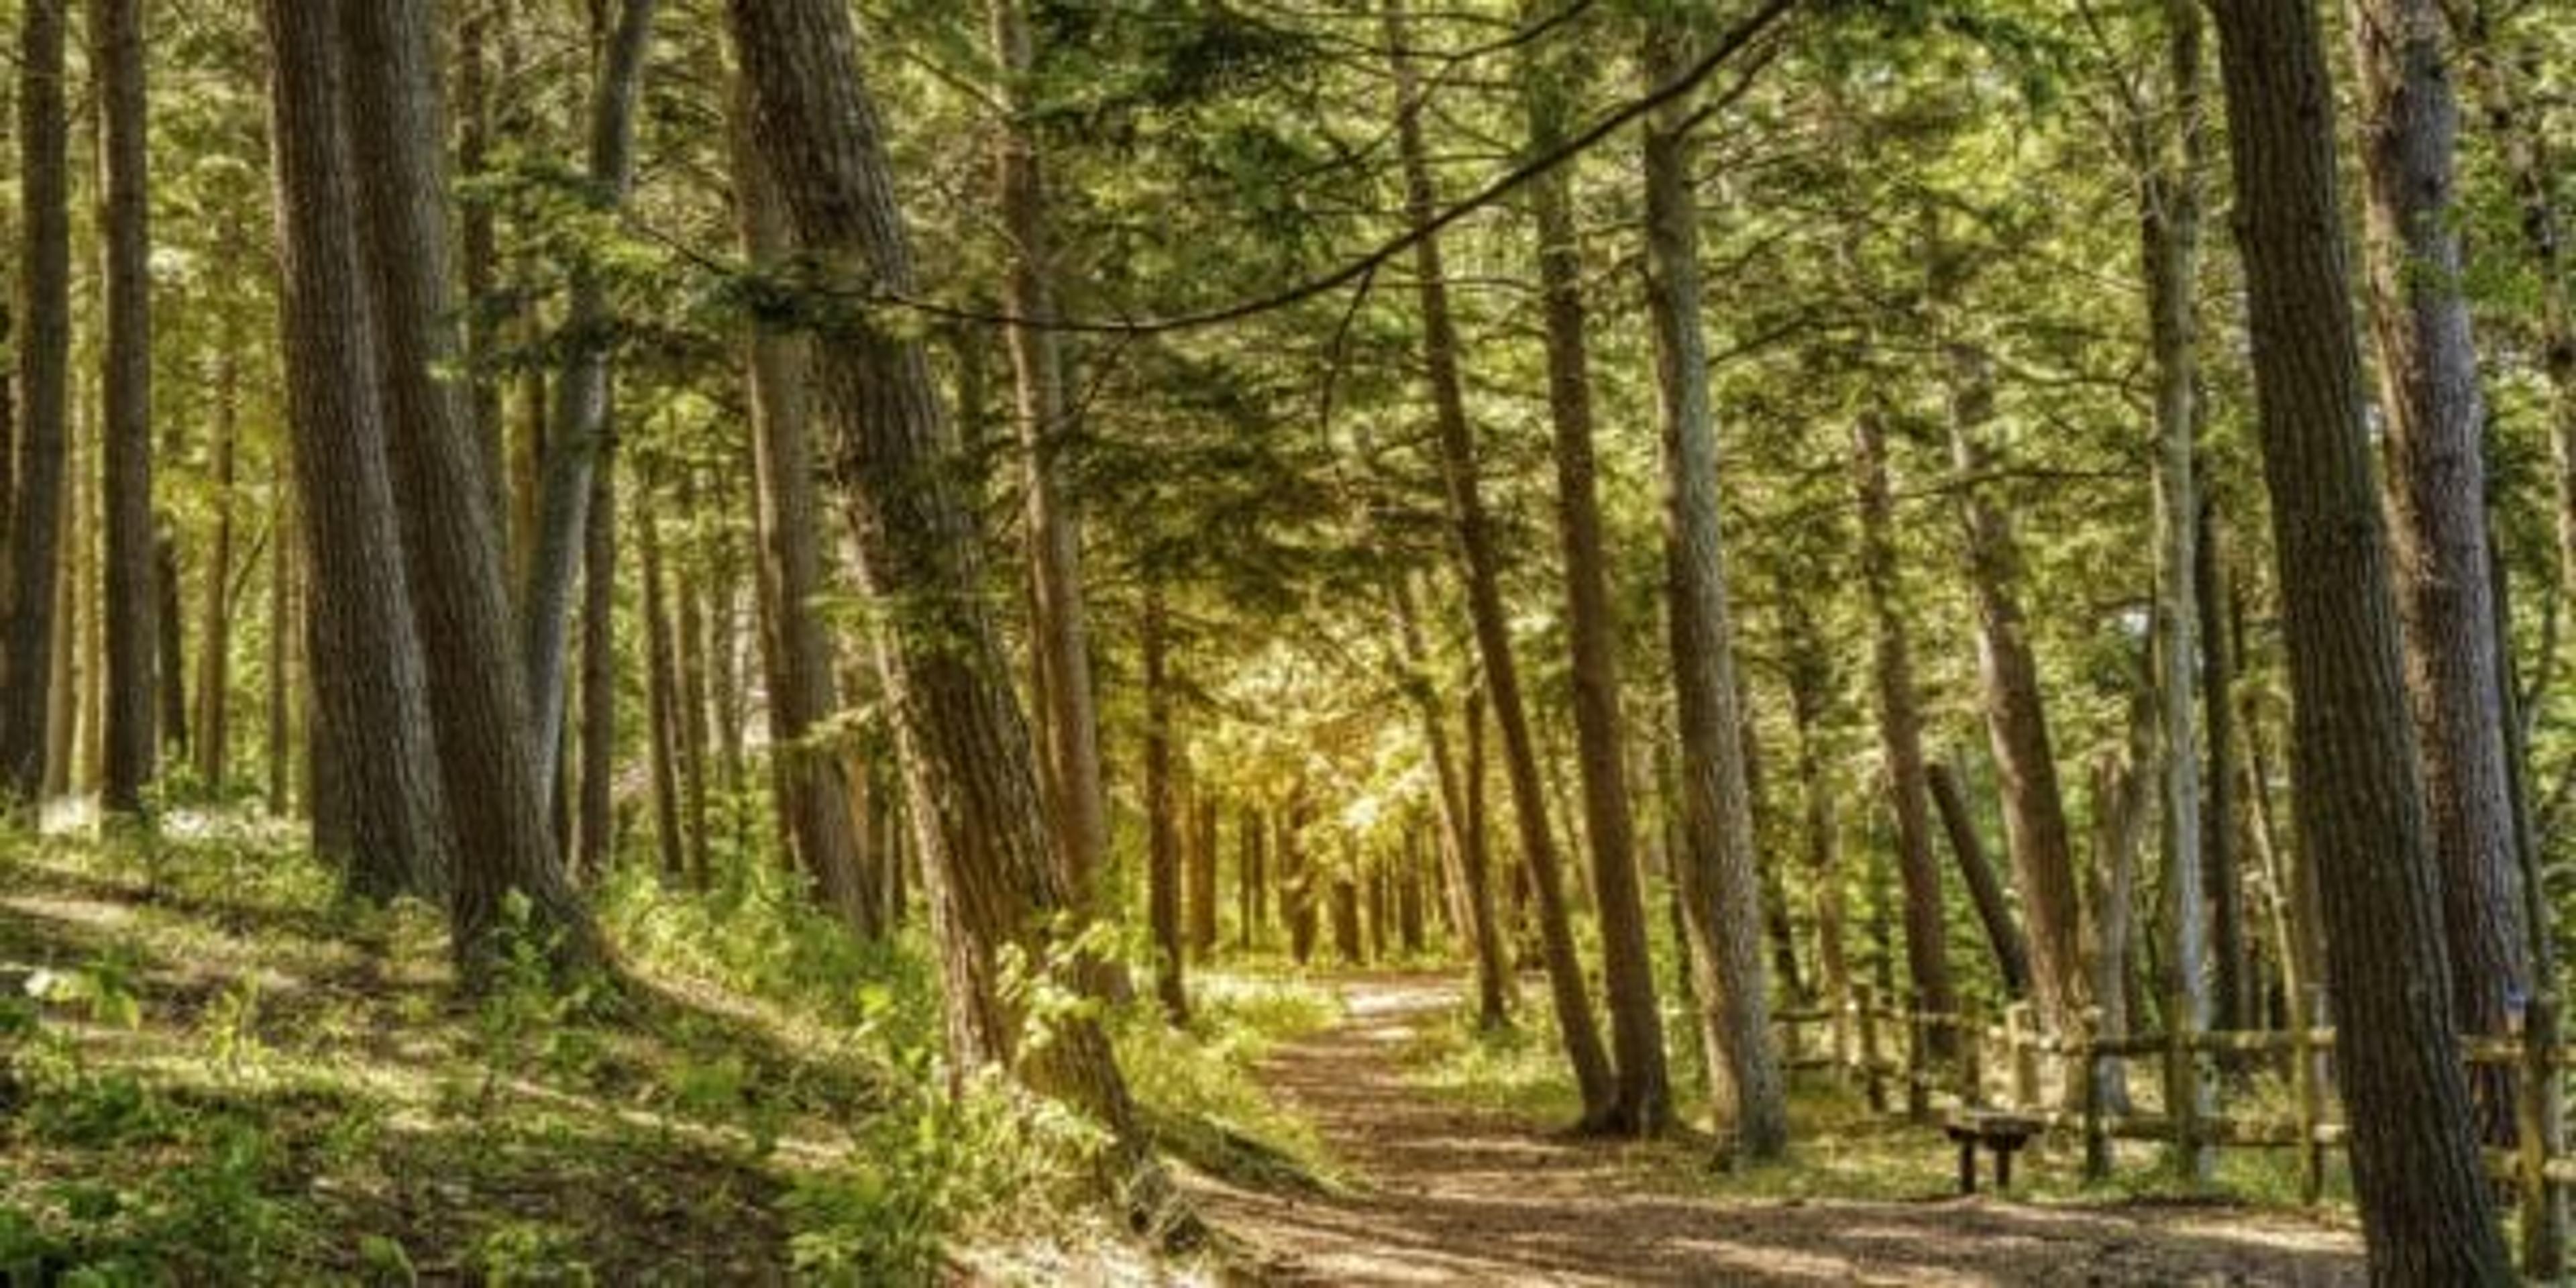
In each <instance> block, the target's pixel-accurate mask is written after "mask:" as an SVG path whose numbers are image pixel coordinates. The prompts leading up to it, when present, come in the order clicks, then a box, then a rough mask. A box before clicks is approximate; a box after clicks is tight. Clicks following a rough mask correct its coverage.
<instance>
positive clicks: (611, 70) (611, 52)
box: [518, 0, 657, 798]
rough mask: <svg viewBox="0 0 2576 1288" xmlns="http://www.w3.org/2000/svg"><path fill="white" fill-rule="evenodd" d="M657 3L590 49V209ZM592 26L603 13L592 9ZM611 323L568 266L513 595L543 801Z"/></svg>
mask: <svg viewBox="0 0 2576 1288" xmlns="http://www.w3.org/2000/svg"><path fill="white" fill-rule="evenodd" d="M656 2H657V0H619V4H618V6H617V23H616V26H615V28H614V29H613V30H612V31H610V32H606V33H596V34H602V35H605V36H606V43H605V44H604V45H603V46H602V47H601V48H600V51H599V74H598V76H597V78H596V79H595V81H594V82H593V84H592V87H591V101H590V155H589V173H588V174H587V175H586V176H585V178H586V179H587V180H588V184H587V189H586V191H585V193H584V197H585V199H586V200H587V201H588V203H589V204H590V205H591V207H592V208H593V209H595V210H597V211H602V212H614V211H616V210H617V209H618V208H619V207H621V206H623V205H624V204H625V203H626V194H627V191H628V189H630V188H632V187H633V186H634V181H635V111H636V103H637V102H638V100H640V99H641V98H642V97H643V91H644V68H645V64H646V63H647V62H648V61H649V55H650V54H651V52H652V47H653V15H654V10H655V7H656ZM591 11H592V13H593V15H594V19H593V20H594V22H595V21H597V19H598V18H599V17H602V16H605V14H606V12H607V11H606V10H605V8H603V7H602V6H600V5H593V6H591ZM616 329H617V319H616V315H615V312H614V310H613V308H612V306H611V305H610V302H609V299H608V287H607V284H606V283H605V282H603V281H601V280H600V274H599V270H598V268H597V267H596V266H595V265H592V264H590V263H588V262H586V261H582V262H576V263H575V264H574V265H573V267H572V286H571V304H570V305H569V307H568V308H567V310H566V313H565V317H564V326H563V332H562V334H561V336H560V337H559V341H558V343H559V345H560V347H561V348H562V350H563V354H564V369H563V374H562V375H561V376H560V377H558V378H557V379H556V381H555V409H554V418H553V423H552V425H551V426H550V428H551V430H552V432H551V433H549V434H548V435H547V442H546V453H545V477H544V481H543V482H542V483H541V484H540V485H539V495H540V498H541V499H540V501H539V503H538V517H537V532H536V546H535V549H534V551H533V552H532V553H531V554H530V556H529V559H528V566H527V570H526V576H527V579H526V582H525V584H524V585H523V586H522V587H521V590H520V594H519V601H518V602H519V607H520V618H519V632H520V641H519V642H520V656H521V665H523V666H525V667H526V668H527V670H528V680H527V701H528V708H529V711H530V713H531V714H532V715H533V717H534V720H535V723H534V724H533V726H532V728H533V729H534V738H533V743H532V745H533V746H535V747H536V748H537V751H538V754H537V791H538V795H539V796H540V797H548V798H551V796H552V794H553V790H554V775H555V761H556V757H555V756H554V754H553V752H552V751H551V749H552V748H554V747H555V746H557V745H558V744H559V743H560V742H561V739H562V731H563V723H564V710H565V696H564V695H565V682H564V677H565V672H566V667H565V665H564V659H565V655H566V653H567V651H568V650H569V648H570V641H571V635H572V622H571V617H572V596H573V584H574V582H575V580H576V579H577V576H578V574H579V573H580V571H581V554H582V545H583V536H584V534H585V533H586V532H587V531H588V530H589V516H588V514H587V511H588V510H589V508H590V497H591V493H592V492H593V491H594V490H595V489H593V488H592V486H591V482H590V476H591V472H592V471H593V470H594V469H596V468H597V467H598V461H599V458H600V454H601V451H602V447H603V445H604V443H605V442H606V439H607V437H608V434H609V424H608V356H609V350H610V349H611V347H613V345H614V343H615V333H616Z"/></svg>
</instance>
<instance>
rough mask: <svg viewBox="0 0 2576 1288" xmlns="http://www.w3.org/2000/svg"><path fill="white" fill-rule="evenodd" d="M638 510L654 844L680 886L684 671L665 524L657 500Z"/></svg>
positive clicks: (670, 879)
mask: <svg viewBox="0 0 2576 1288" xmlns="http://www.w3.org/2000/svg"><path fill="white" fill-rule="evenodd" d="M644 500H645V504H643V505H641V506H638V507H637V508H636V514H635V522H636V525H637V535H638V539H639V544H640V545H641V555H642V559H643V564H644V570H643V571H644V690H645V699H644V700H645V706H646V711H647V715H648V718H649V725H650V727H649V729H648V731H647V738H648V740H649V746H648V748H647V754H648V755H649V756H650V758H651V759H650V763H649V764H648V765H647V767H646V768H647V770H648V772H650V773H651V775H652V778H653V839H654V845H655V848H656V849H657V850H658V851H659V852H660V854H661V859H662V880H663V881H664V882H666V883H669V884H672V885H677V884H679V883H680V882H681V881H683V880H685V879H687V876H688V871H689V841H688V837H687V836H686V835H685V834H684V833H683V832H682V831H681V830H680V768H679V751H680V733H679V725H680V720H679V712H680V685H679V680H678V671H679V666H678V664H677V662H675V661H674V660H673V658H672V656H671V610H670V603H669V599H670V595H669V591H668V589H667V580H668V579H667V578H666V577H664V575H663V572H662V524H661V521H660V519H658V518H657V517H656V516H655V512H654V508H653V505H652V498H651V497H650V495H649V494H648V495H647V496H646V497H645V498H644Z"/></svg>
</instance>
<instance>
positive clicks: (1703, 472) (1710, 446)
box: [1645, 26, 1789, 1159]
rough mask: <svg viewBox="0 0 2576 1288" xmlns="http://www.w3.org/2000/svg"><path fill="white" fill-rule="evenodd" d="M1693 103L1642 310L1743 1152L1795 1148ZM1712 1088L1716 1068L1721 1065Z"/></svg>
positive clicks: (1679, 711)
mask: <svg viewBox="0 0 2576 1288" xmlns="http://www.w3.org/2000/svg"><path fill="white" fill-rule="evenodd" d="M1690 43H1691V33H1689V32H1688V31H1687V30H1686V29H1682V28H1680V27H1678V26H1673V27H1662V28H1659V29H1657V30H1654V31H1651V32H1650V33H1649V34H1648V37H1647V41H1646V58H1645V70H1646V80H1647V82H1648V83H1649V84H1650V85H1661V84H1665V83H1667V82H1668V81H1670V80H1671V79H1672V78H1673V77H1674V76H1676V75H1677V74H1679V72H1680V70H1681V61H1682V59H1683V57H1684V56H1685V50H1686V49H1687V48H1688V47H1689V45H1690ZM1694 153H1695V149H1694V148H1693V146H1692V143H1691V120H1690V109H1689V107H1688V105H1687V104H1684V103H1679V102H1677V103H1675V104H1673V105H1670V106H1668V107H1665V108H1663V109H1660V110H1658V111H1657V112H1656V113H1655V115H1654V116H1653V117H1651V118H1650V119H1649V120H1648V122H1647V126H1646V148H1645V184H1646V263H1647V270H1646V305H1647V311H1648V313H1649V314H1650V315H1651V316H1652V318H1653V323H1654V331H1655V355H1656V370H1657V375H1658V377H1659V383H1660V384H1661V385H1662V387H1663V410H1664V476H1665V477H1664V493H1665V529H1664V557H1665V564H1666V569H1667V576H1668V577H1669V579H1670V580H1669V583H1668V586H1667V590H1666V594H1667V596H1668V599H1669V603H1668V606H1667V611H1666V617H1667V620H1668V624H1669V626H1670V629H1671V632H1672V665H1673V695H1674V702H1675V706H1676V717H1675V718H1676V721H1677V723H1679V725H1680V726H1681V753H1682V754H1681V766H1680V768H1681V772H1680V775H1679V777H1678V779H1677V780H1676V786H1677V787H1678V789H1679V795H1680V798H1681V821H1682V845H1681V849H1680V851H1679V852H1678V853H1677V854H1676V855H1675V859H1676V863H1675V868H1676V871H1677V874H1678V876H1679V885H1680V887H1681V891H1682V895H1683V899H1684V904H1683V907H1684V909H1685V910H1686V911H1687V912H1688V913H1689V917H1688V919H1687V920H1688V924H1689V930H1690V932H1691V949H1692V953H1691V956H1692V960H1693V961H1694V962H1695V963H1697V969H1696V970H1695V971H1694V973H1693V979H1694V982H1695V984H1696V989H1695V991H1696V992H1697V994H1698V1000H1699V1004H1700V1006H1701V1007H1702V1008H1703V1011H1704V1017H1703V1020H1702V1024H1703V1026H1704V1028H1705V1031H1706V1033H1707V1034H1708V1036H1709V1039H1710V1047H1711V1051H1712V1054H1722V1055H1723V1056H1724V1060H1725V1073H1726V1078H1725V1080H1724V1085H1726V1086H1727V1087H1728V1088H1729V1089H1730V1090H1731V1091H1732V1092H1733V1094H1734V1098H1735V1099H1734V1104H1733V1105H1732V1111H1733V1122H1732V1124H1731V1125H1732V1127H1733V1129H1734V1133H1735V1141H1734V1144H1735V1148H1736V1149H1738V1150H1740V1151H1741V1152H1742V1153H1743V1154H1744V1155H1745V1156H1747V1157H1750V1158H1755V1159H1767V1158H1772V1157H1776V1156H1777V1155H1779V1154H1780V1153H1781V1152H1783V1151H1784V1150H1786V1149H1787V1148H1788V1140H1789V1113H1788V1100H1787V1096H1786V1092H1785V1090H1784V1088H1783V1085H1782V1081H1781V1072H1780V1061H1779V1052H1778V1051H1777V1050H1776V1049H1775V1047H1774V1045H1773V1042H1772V1036H1771V998H1770V985H1769V981H1768V978H1767V973H1766V971H1765V970H1764V967H1763V961H1762V951H1761V949H1762V941H1761V936H1762V929H1761V916H1762V890H1761V885H1760V882H1759V880H1758V879H1757V878H1756V876H1755V875H1754V857H1753V798H1752V794H1751V792H1750V791H1749V790H1748V789H1747V786H1746V779H1745V765H1744V743H1743V740H1742V736H1741V730H1742V726H1743V722H1744V717H1743V714H1742V712H1741V711H1740V709H1739V707H1738V702H1737V689H1736V675H1735V639H1734V634H1735V632H1734V626H1733V624H1732V623H1731V622H1730V621H1729V616H1730V609H1729V607H1728V604H1727V585H1726V546H1725V538H1724V535H1723V533H1722V532H1721V531H1720V527H1721V519H1720V512H1719V504H1718V472H1719V468H1720V465H1719V460H1718V452H1717V426H1716V409H1715V408H1714V407H1713V406H1711V402H1710V394H1709V387H1708V340H1707V337H1706V335H1705V334H1704V332H1703V329H1702V324H1701V318H1700V296H1701V290H1700V269H1699V204H1698V202H1697V200H1696V199H1695V198H1694V197H1693V195H1692V194H1693V188H1692V179H1691V165H1692V160H1693V156H1694ZM1709 1072H1710V1077H1711V1080H1712V1082H1713V1083H1714V1082H1716V1081H1717V1073H1718V1069H1717V1066H1716V1064H1715V1063H1714V1062H1712V1063H1711V1065H1710V1070H1709Z"/></svg>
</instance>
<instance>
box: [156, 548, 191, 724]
mask: <svg viewBox="0 0 2576 1288" xmlns="http://www.w3.org/2000/svg"><path fill="white" fill-rule="evenodd" d="M186 621H187V614H186V612H185V611H184V610H183V609H182V608H181V607H180V602H179V542H178V538H176V537H175V536H173V535H172V534H171V532H170V529H169V527H168V525H166V524H155V525H154V531H153V534H152V637H153V657H154V660H153V666H152V674H153V678H154V681H155V683H154V685H153V695H152V697H153V701H154V702H156V703H157V704H159V710H158V711H157V712H156V713H155V715H154V717H153V721H152V727H153V728H154V729H155V730H156V731H157V732H158V733H159V735H160V738H159V747H160V748H161V749H164V750H167V751H168V752H169V753H170V755H171V757H172V758H174V759H177V760H182V761H184V760H186V759H187V758H188V686H187V681H186V679H185V678H184V677H185V676H186V675H187V674H188V641H187V637H186V634H185V629H186V628H185V623H186Z"/></svg>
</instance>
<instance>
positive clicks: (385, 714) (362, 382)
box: [265, 0, 453, 898]
mask: <svg viewBox="0 0 2576 1288" xmlns="http://www.w3.org/2000/svg"><path fill="white" fill-rule="evenodd" d="M265 13H266V15H267V28H268V37H269V54H270V66H271V73H270V74H271V77H272V83H271V89H272V98H273V100H274V118H275V119H274V133H273V138H272V146H273V148H274V150H275V169H276V176H277V192H278V201H277V218H278V235H277V240H278V246H279V249H280V255H281V259H282V261H283V265H282V267H283V270H284V271H283V279H284V296H285V298H284V323H285V328H284V331H283V349H284V352H285V358H286V396H287V420H288V424H289V427H290V429H291V430H292V433H293V438H294V451H293V456H294V467H295V489H294V496H295V501H294V504H293V506H292V509H293V511H294V514H295V516H296V517H297V518H299V519H300V520H301V521H302V535H303V549H304V552H305V560H306V568H307V571H308V572H309V580H308V582H307V588H306V602H307V613H308V615H309V617H310V619H311V621H312V623H313V629H312V633H311V636H310V638H311V640H312V642H313V645H314V647H313V648H312V650H311V652H310V655H309V658H308V665H307V670H308V672H309V674H310V676H311V689H310V692H311V694H312V697H313V709H312V712H311V720H310V723H311V725H312V727H313V728H315V729H317V730H326V731H328V730H353V729H362V730H367V731H369V737H370V739H371V741H372V746H371V747H370V749H369V751H368V754H365V755H361V756H351V757H348V758H346V763H344V764H340V765H337V766H335V767H334V768H335V770H336V772H338V773H340V774H341V775H342V782H343V783H344V784H345V786H346V789H347V790H346V792H345V796H344V799H345V800H347V801H348V802H349V803H350V806H351V811H350V816H349V818H348V823H349V832H350V835H349V842H350V845H349V851H350V854H351V855H352V856H353V857H354V858H355V860H356V866H355V867H354V868H352V869H351V870H350V872H349V873H348V880H349V883H350V885H351V887H352V889H353V890H354V891H355V892H357V893H359V894H361V895H364V896H368V897H377V898H381V897H386V896H390V895H393V894H396V893H399V892H404V891H411V892H417V893H423V894H434V893H435V892H437V891H440V890H442V889H444V888H445V883H446V881H447V880H448V876H449V873H450V871H451V869H452V866H453V864H452V851H451V849H450V845H451V841H452V835H451V833H450V831H449V820H448V813H447V790H446V788H447V784H446V782H445V781H444V780H443V779H442V778H441V777H440V773H439V751H438V747H437V745H436V743H435V742H434V740H433V737H432V732H431V718H430V714H429V708H430V696H429V677H428V671H427V668H426V665H425V663H424V660H423V657H422V650H421V645H420V642H419V624H418V622H417V620H416V618H415V617H414V613H413V600H412V595H411V590H410V575H409V573H408V571H407V570H406V567H405V564H404V559H403V542H402V537H401V533H400V531H399V525H398V521H397V519H396V513H395V501H394V494H393V483H392V466H391V463H390V460H389V448H388V443H387V428H386V424H385V421H384V418H383V415H382V408H381V406H380V404H379V403H378V401H377V393H376V391H377V390H378V388H379V386H380V368H379V366H378V363H379V360H380V354H379V348H378V337H377V328H376V319H375V313H374V310H373V308H372V307H371V305H370V304H369V301H368V299H367V296H366V293H365V286H364V284H363V281H362V279H361V270H360V253H359V242H358V227H357V220H358V213H357V208H356V204H355V203H356V193H355V187H356V183H357V178H356V175H355V173H354V162H353V160H352V158H351V156H350V147H351V142H350V139H349V135H348V133H347V130H346V127H345V125H344V123H343V119H344V118H343V113H342V108H343V101H342V99H343V95H344V93H345V90H346V78H347V70H346V69H347V64H346V63H344V61H343V57H344V53H343V50H342V47H341V45H340V42H339V35H338V32H337V31H336V29H335V28H334V25H333V24H334V19H335V15H336V8H335V6H333V5H329V4H316V3H311V2H310V0H267V5H266V8H265ZM292 544H293V543H292V542H289V541H288V540H286V539H285V538H284V536H283V535H281V536H280V537H279V538H278V541H277V552H278V560H279V564H278V567H277V569H275V570H273V571H272V573H271V575H272V576H273V577H282V576H284V575H285V574H286V572H287V570H288V569H289V567H290V566H291V564H292V561H291V560H289V559H288V558H287V550H288V548H289V546H291V545H292ZM290 580H291V579H290ZM272 629H275V626H274V625H273V626H272ZM274 682H275V681H272V683H274ZM275 696H276V697H283V696H284V695H283V693H280V694H277V695H275ZM278 705H279V703H278V702H276V701H272V704H271V706H272V712H273V713H274V711H275V708H276V707H277V706H278ZM282 734H283V730H282V729H280V728H278V727H276V717H275V715H274V714H272V727H271V729H270V731H269V736H270V738H271V740H272V745H271V754H272V755H273V756H275V755H281V754H282V753H283V751H284V748H286V747H289V746H292V745H293V741H292V740H291V739H284V738H283V737H282ZM320 741H322V742H324V743H325V744H326V745H328V742H329V740H328V737H327V735H326V736H325V737H324V738H323V739H321V740H320ZM273 786H274V787H278V788H282V787H283V784H282V783H278V784H273ZM274 794H275V795H277V796H279V797H281V798H282V797H283V795H284V792H283V791H282V790H281V791H276V792H275V793H274Z"/></svg>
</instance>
